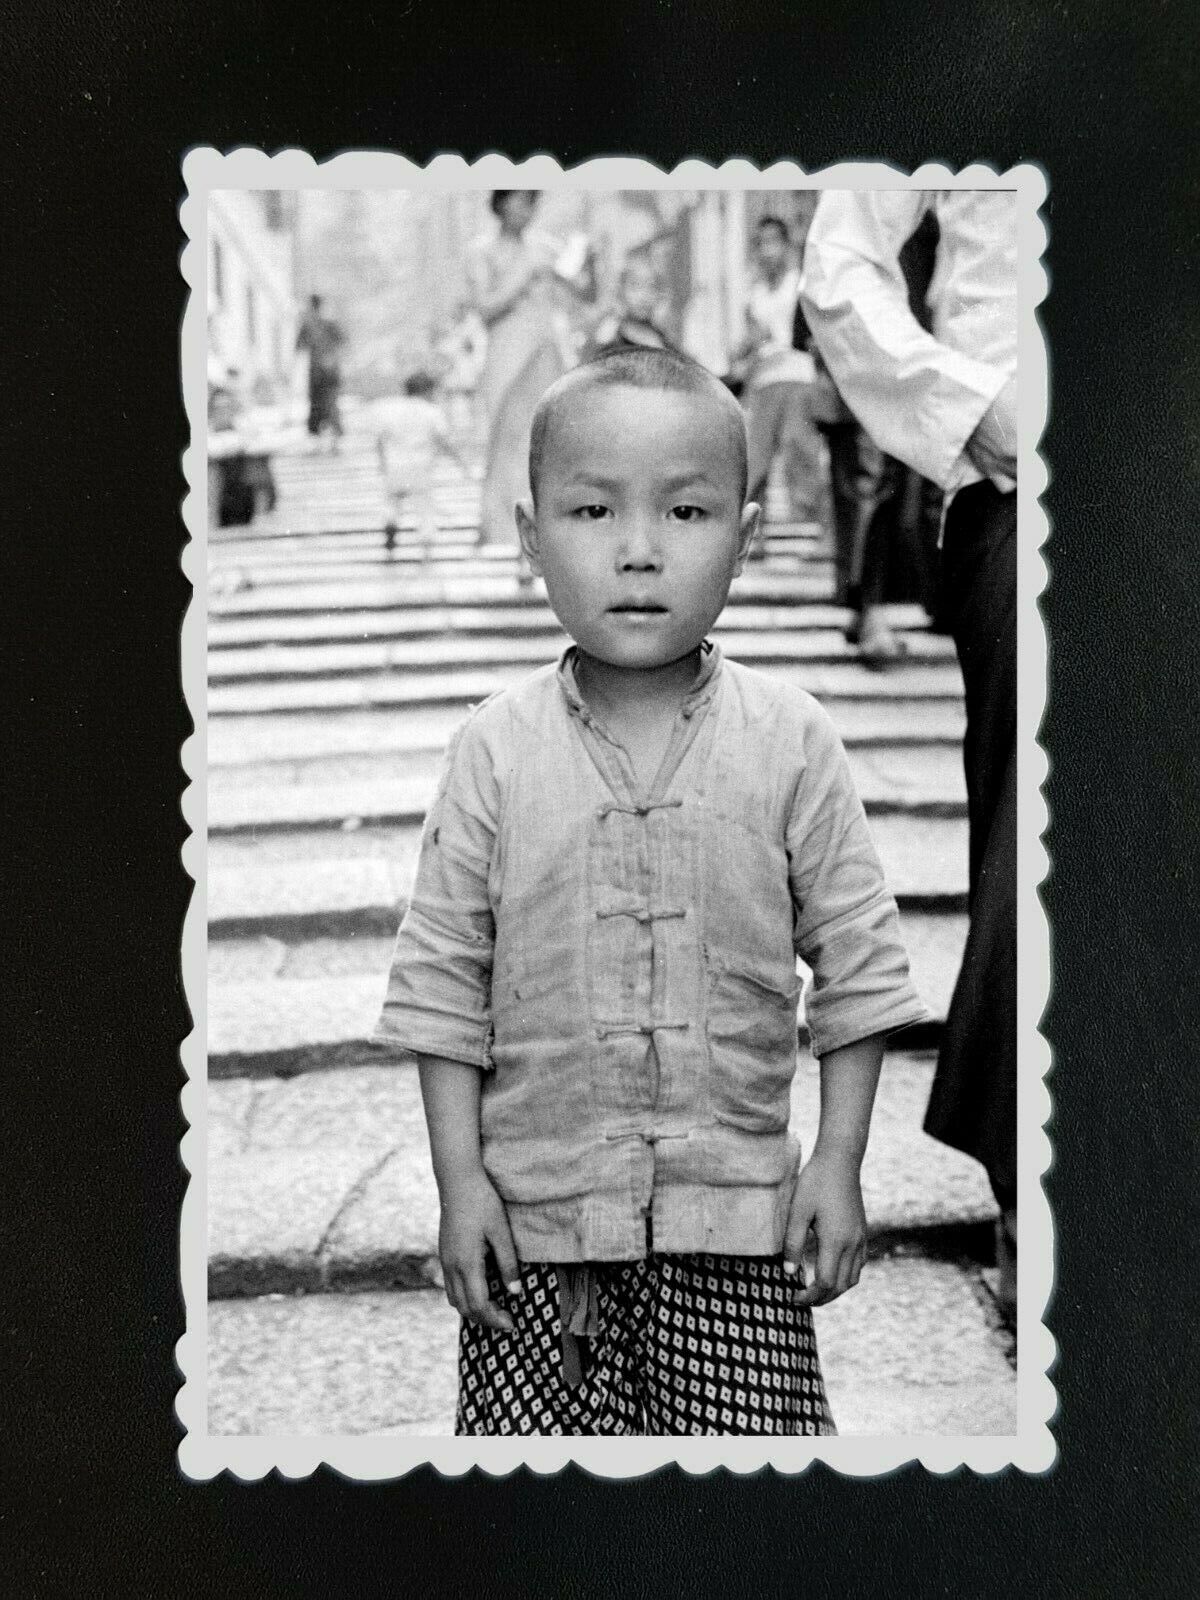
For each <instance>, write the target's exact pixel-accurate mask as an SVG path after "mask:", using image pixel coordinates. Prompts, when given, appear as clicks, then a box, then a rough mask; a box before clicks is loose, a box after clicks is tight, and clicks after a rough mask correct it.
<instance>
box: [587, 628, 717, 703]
mask: <svg viewBox="0 0 1200 1600" xmlns="http://www.w3.org/2000/svg"><path fill="white" fill-rule="evenodd" d="M575 671H576V680H577V682H578V684H579V687H580V689H581V690H582V692H583V696H584V698H585V699H586V700H587V701H588V703H589V704H590V705H591V706H592V707H593V709H594V710H596V711H597V712H599V713H600V714H601V715H602V716H609V717H612V718H613V719H617V720H619V719H629V720H643V719H644V720H647V721H648V720H651V719H653V718H656V717H663V716H667V715H669V716H672V717H673V716H674V715H675V713H676V712H677V711H678V710H679V708H680V706H681V705H682V704H683V702H684V701H685V700H686V699H687V696H688V691H689V690H690V689H691V687H692V685H693V684H694V683H695V681H696V675H697V673H698V672H699V671H700V647H699V645H697V647H696V648H695V650H693V651H691V652H690V653H689V654H688V655H686V656H681V657H680V658H679V660H678V661H671V662H668V663H667V665H666V666H662V667H654V668H650V669H648V670H645V671H641V670H635V669H633V668H630V667H615V666H613V665H612V664H611V663H610V662H607V661H599V660H597V659H596V657H595V656H590V655H588V654H587V653H586V651H583V650H580V651H579V654H578V657H577V664H576V669H575Z"/></svg>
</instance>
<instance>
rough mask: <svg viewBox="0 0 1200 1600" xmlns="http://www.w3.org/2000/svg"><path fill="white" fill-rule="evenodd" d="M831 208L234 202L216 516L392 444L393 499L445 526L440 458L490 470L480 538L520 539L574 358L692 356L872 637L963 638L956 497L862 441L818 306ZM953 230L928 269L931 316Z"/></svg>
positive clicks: (268, 504) (262, 196)
mask: <svg viewBox="0 0 1200 1600" xmlns="http://www.w3.org/2000/svg"><path fill="white" fill-rule="evenodd" d="M816 201H817V193H816V191H803V190H800V191H797V190H787V191H750V192H741V191H679V190H676V191H619V192H585V191H571V192H549V193H545V194H540V195H539V194H534V193H531V192H528V191H523V190H514V191H505V192H501V193H498V194H493V193H492V192H491V191H484V190H476V191H462V192H458V193H437V194H433V193H422V192H417V191H402V190H380V191H368V190H350V191H336V190H299V191H291V192H282V191H272V190H258V191H222V192H217V193H214V194H213V196H212V203H211V206H210V212H209V217H210V228H209V240H208V252H209V263H208V264H209V272H208V390H209V423H210V441H211V450H210V457H211V460H210V515H211V518H212V520H213V521H214V522H216V523H218V524H222V525H230V524H236V523H244V522H249V521H250V520H252V519H253V518H254V517H255V516H256V515H261V514H262V513H263V512H264V511H269V510H270V509H271V508H272V506H273V503H274V492H275V491H274V485H273V482H272V478H271V473H270V469H269V460H270V456H271V454H272V453H276V452H279V451H281V450H289V449H296V448H300V447H302V446H303V444H304V442H305V440H306V439H307V440H308V441H311V442H312V443H313V445H314V446H315V447H317V448H328V449H335V448H336V447H337V442H338V440H339V438H340V437H341V436H342V435H343V434H344V433H345V431H346V430H351V431H353V432H356V433H357V432H362V431H365V432H368V433H369V434H371V435H372V436H373V437H375V438H377V439H378V441H379V448H380V452H381V458H382V459H383V465H384V468H385V471H386V474H387V477H388V480H389V487H390V489H391V491H392V495H393V499H394V502H395V504H394V511H395V523H396V525H398V524H399V522H400V520H401V517H402V515H403V513H404V512H405V511H406V510H407V511H409V512H415V514H416V515H417V518H418V522H419V524H422V525H424V524H425V523H427V522H428V521H429V518H430V512H429V508H428V505H427V503H425V502H424V501H423V490H424V487H425V485H426V484H427V483H428V481H429V479H430V476H431V470H430V469H431V465H432V461H433V458H434V456H435V455H436V453H437V452H438V450H439V449H442V450H445V451H446V452H447V453H451V454H453V455H455V456H456V457H457V458H458V460H459V461H460V463H461V464H462V467H463V470H464V472H466V473H468V474H471V473H473V474H474V475H476V476H479V477H481V478H482V480H483V481H482V505H481V516H480V527H479V540H480V543H481V544H505V543H509V542H513V541H515V529H514V527H513V521H512V509H511V508H512V505H513V502H514V500H515V499H517V498H519V497H520V495H521V494H522V493H523V492H524V471H525V468H524V455H525V450H526V443H527V436H528V422H529V418H530V415H531V414H532V409H533V406H534V404H535V403H536V400H537V398H538V396H539V395H540V394H541V392H542V391H543V390H544V388H545V387H546V386H547V384H548V383H550V382H552V381H553V379H554V378H555V377H556V376H558V375H559V373H561V372H562V371H563V370H565V369H566V368H567V367H568V366H570V365H572V364H574V363H575V362H577V361H580V360H583V359H587V358H588V357H589V356H590V355H593V354H594V353H595V352H596V351H597V350H599V349H601V348H603V347H605V346H606V345H609V344H613V343H622V344H651V345H669V346H672V347H674V348H677V349H680V350H682V351H684V352H685V353H687V354H688V355H690V356H692V357H694V358H695V359H697V360H699V361H701V362H703V363H704V365H706V366H707V367H709V368H710V369H711V370H712V371H714V372H716V373H717V374H719V375H720V376H721V377H723V378H724V379H725V381H726V382H728V383H729V385H730V387H731V388H733V390H734V392H735V393H737V394H738V395H739V396H740V397H741V399H742V400H743V403H744V405H745V408H746V414H747V422H748V427H749V434H750V448H751V494H752V497H756V498H759V499H762V498H764V496H765V494H766V491H767V488H768V482H770V483H771V484H772V485H773V486H774V487H775V489H776V491H777V495H778V496H782V501H780V500H779V499H777V501H776V504H777V506H778V505H779V504H782V505H783V507H784V511H783V517H782V520H786V521H789V522H797V523H809V524H815V525H817V526H819V528H820V530H821V533H822V536H823V541H824V543H825V546H826V548H827V553H828V554H829V555H831V556H832V557H833V559H834V573H835V583H834V587H835V593H834V594H833V596H831V598H832V599H834V601H835V602H836V603H838V604H841V605H845V606H849V607H850V608H851V621H850V623H849V625H848V629H847V638H848V639H849V640H850V642H851V643H853V644H855V645H857V647H858V648H859V650H860V651H861V652H862V654H863V656H864V658H865V659H866V660H867V661H868V662H869V663H870V664H872V665H875V666H884V665H887V664H888V663H889V662H891V661H894V660H896V659H897V658H898V657H900V656H901V655H902V654H903V651H904V643H903V640H902V639H901V638H900V637H898V636H897V635H896V634H894V633H893V632H892V630H891V629H890V627H889V626H888V623H887V620H886V612H885V610H884V609H883V606H884V603H885V602H892V601H905V600H917V601H920V602H921V603H922V604H923V605H924V607H925V609H926V611H927V612H928V613H929V615H930V618H931V621H932V623H933V625H934V626H935V627H937V626H938V625H939V609H940V606H939V596H938V577H937V573H938V562H937V552H936V546H937V531H938V524H939V516H940V508H941V507H940V495H939V494H938V493H937V491H936V490H935V489H934V488H933V486H932V485H930V484H928V483H927V482H926V481H925V480H923V479H921V478H920V477H919V476H918V475H917V474H916V473H915V472H913V471H912V470H911V469H909V468H907V467H904V466H902V465H901V464H900V463H899V462H897V461H895V460H894V459H892V458H890V457H888V456H886V455H884V454H883V453H882V452H881V451H880V450H879V449H877V448H876V447H875V445H874V444H873V443H872V441H871V439H870V437H869V435H867V434H866V433H865V431H864V430H863V429H861V428H860V427H859V426H858V424H857V422H856V419H855V418H854V416H853V414H852V413H851V412H850V410H849V409H848V408H847V406H846V405H845V402H844V401H843V399H842V397H841V396H840V394H839V393H838V391H837V389H836V387H835V386H834V384H833V382H832V380H831V378H830V376H829V374H828V372H827V370H826V369H825V368H824V366H823V365H822V363H821V361H820V357H819V355H818V354H816V352H815V351H814V349H813V346H812V341H811V339H810V336H809V332H808V329H807V326H806V324H805V320H804V316H803V312H802V311H801V310H800V309H799V283H800V269H801V263H802V259H803V251H804V242H805V237H806V234H807V231H808V227H809V224H810V222H811V219H812V214H813V211H814V209H815V206H816ZM936 243H937V224H936V221H935V220H934V217H933V215H932V214H929V215H927V216H926V218H925V219H924V221H923V223H922V225H921V226H920V227H919V228H918V230H917V232H916V233H915V234H914V236H913V238H912V239H911V240H910V241H909V243H908V244H907V245H906V247H905V250H904V252H903V257H902V264H903V266H904V269H905V276H906V280H907V282H908V284H909V291H910V303H911V305H912V307H913V309H914V311H915V312H916V314H917V315H918V317H920V318H922V319H923V318H924V314H925V313H924V293H925V290H926V288H927V287H928V284H929V279H930V273H931V271H932V263H933V259H934V253H935V250H936Z"/></svg>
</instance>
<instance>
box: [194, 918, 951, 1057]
mask: <svg viewBox="0 0 1200 1600" xmlns="http://www.w3.org/2000/svg"><path fill="white" fill-rule="evenodd" d="M901 922H902V932H903V937H904V940H905V944H906V947H907V949H908V952H909V958H910V961H911V964H912V971H913V980H914V982H915V983H916V984H917V987H918V989H919V990H920V992H921V994H922V995H923V996H924V998H925V1000H926V1002H927V1004H928V1005H929V1006H930V1008H931V1010H932V1011H933V1012H934V1014H935V1017H936V1018H938V1019H941V1018H944V1017H945V1014H946V1008H947V1006H948V1004H949V1000H950V994H951V992H952V990H953V987H954V980H955V978H956V976H957V973H958V966H959V963H960V961H961V958H962V947H963V943H964V941H965V938H966V918H965V917H963V916H959V915H953V914H948V915H940V914H934V913H928V912H918V911H912V912H904V913H902V917H901ZM221 948H222V947H221V945H220V944H218V945H216V946H214V953H216V952H219V951H220V950H221ZM339 953H340V954H344V952H339ZM363 955H364V957H368V956H369V958H370V960H371V961H372V962H376V961H377V962H378V965H377V968H376V970H374V971H370V972H354V973H351V974H349V975H344V974H343V975H341V976H338V977H330V978H266V979H259V980H257V981H254V982H245V983H224V982H222V983H216V982H211V983H210V985H209V990H208V1007H207V1026H208V1068H209V1074H210V1076H211V1077H214V1078H230V1077H255V1076H260V1077H261V1076H272V1075H274V1076H291V1075H294V1074H296V1073H303V1072H313V1071H321V1070H328V1069H329V1068H332V1067H343V1066H351V1065H357V1064H361V1063H364V1062H371V1061H373V1060H378V1058H379V1054H380V1052H379V1049H378V1047H377V1046H375V1045H373V1044H372V1043H371V1042H370V1035H371V1033H372V1031H373V1029H374V1027H375V1024H376V1022H377V1020H378V1017H379V1010H380V1006H381V1005H382V1002H383V995H384V990H385V988H386V984H387V967H388V959H389V956H390V942H389V941H387V940H383V939H379V940H375V941H366V942H365V943H364V945H363ZM801 1028H802V1029H803V1020H802V1018H801ZM925 1031H926V1032H928V1030H925ZM924 1036H925V1034H924V1033H923V1034H922V1037H924Z"/></svg>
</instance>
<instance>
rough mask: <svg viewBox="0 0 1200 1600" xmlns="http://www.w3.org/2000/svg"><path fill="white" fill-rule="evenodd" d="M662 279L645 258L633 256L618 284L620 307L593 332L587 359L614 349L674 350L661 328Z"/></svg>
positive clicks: (586, 351)
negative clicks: (659, 319) (659, 318)
mask: <svg viewBox="0 0 1200 1600" xmlns="http://www.w3.org/2000/svg"><path fill="white" fill-rule="evenodd" d="M662 298H663V286H662V279H661V278H660V276H659V274H658V272H657V270H656V268H655V266H654V263H653V262H652V261H650V260H649V259H648V258H647V257H646V256H644V255H631V256H629V257H628V258H627V259H626V262H625V265H624V266H623V267H622V268H621V276H620V278H619V279H618V281H617V303H616V305H615V307H614V308H613V310H612V311H611V312H609V314H608V315H607V316H604V317H601V319H600V321H599V322H598V323H597V324H596V326H595V327H594V328H593V329H592V333H591V337H590V339H589V340H588V344H587V347H586V349H585V351H584V359H585V360H589V361H590V360H592V359H593V358H594V357H595V356H597V355H598V354H599V353H600V352H601V351H602V350H611V349H613V348H614V347H616V348H622V349H632V350H674V349H675V346H674V344H673V343H672V342H671V340H670V339H668V338H667V335H666V334H665V333H664V332H663V329H662V327H661V326H660V325H659V321H658V317H659V306H660V303H661V301H662Z"/></svg>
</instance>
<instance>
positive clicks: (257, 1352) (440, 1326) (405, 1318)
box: [206, 1253, 1017, 1439]
mask: <svg viewBox="0 0 1200 1600" xmlns="http://www.w3.org/2000/svg"><path fill="white" fill-rule="evenodd" d="M814 1320H815V1323H816V1330H817V1342H818V1347H819V1351H820V1358H821V1368H822V1373H823V1376H824V1379H825V1389H826V1393H827V1396H828V1399H829V1404H830V1409H831V1410H832V1412H833V1417H834V1421H835V1423H836V1424H837V1429H838V1433H839V1435H840V1436H841V1437H842V1438H854V1437H880V1436H891V1437H901V1438H914V1439H915V1438H928V1437H938V1436H943V1437H948V1438H967V1437H997V1436H999V1437H1004V1436H1007V1435H1015V1434H1016V1431H1017V1386H1016V1372H1015V1370H1014V1367H1013V1364H1012V1362H1011V1361H1010V1359H1009V1355H1008V1351H1009V1348H1010V1346H1009V1342H1008V1340H1007V1339H1006V1337H1005V1335H1004V1333H1003V1332H1002V1330H999V1329H998V1328H997V1327H996V1326H995V1322H994V1320H993V1318H992V1315H991V1313H990V1311H989V1309H988V1306H987V1302H986V1299H985V1298H984V1297H983V1296H981V1294H980V1292H979V1269H978V1268H977V1267H975V1266H974V1265H971V1264H966V1265H963V1264H959V1263H957V1262H950V1261H930V1260H923V1259H921V1258H919V1257H912V1256H908V1255H904V1254H900V1253H897V1254H889V1255H884V1256H883V1257H881V1258H876V1259H875V1260H873V1261H872V1262H871V1263H870V1264H869V1265H868V1267H867V1269H866V1271H865V1272H864V1273H863V1276H862V1278H861V1280H860V1281H859V1284H858V1287H857V1288H855V1289H854V1290H853V1291H852V1292H851V1293H849V1294H846V1295H843V1296H842V1298H841V1299H840V1300H835V1301H833V1302H832V1304H830V1305H827V1306H820V1307H818V1308H817V1310H816V1312H815V1313H814ZM207 1329H208V1350H207V1365H206V1382H207V1395H208V1417H207V1425H208V1432H209V1434H210V1435H212V1436H214V1437H218V1438H222V1437H232V1436H243V1435H247V1436H251V1437H257V1438H272V1437H276V1438H278V1437H301V1436H302V1437H304V1438H310V1439H319V1438H322V1437H330V1436H342V1437H345V1436H358V1437H363V1436H370V1437H372V1438H389V1437H390V1438H406V1437H407V1438H413V1437H416V1438H422V1439H437V1438H449V1437H451V1436H452V1435H453V1432H454V1412H455V1404H456V1400H457V1383H458V1377H457V1350H458V1330H459V1319H458V1316H457V1313H456V1312H454V1311H453V1310H452V1309H451V1307H450V1306H449V1304H448V1303H447V1301H446V1298H445V1296H444V1295H443V1294H442V1292H441V1291H440V1290H436V1289H424V1290H420V1291H417V1292H413V1293H409V1294H395V1293H389V1292H379V1291H375V1292H369V1291H368V1292H365V1293H360V1294H304V1295H296V1296H293V1295H290V1294H286V1295H284V1294H281V1295H263V1296H260V1297H257V1298H254V1299H239V1300H221V1301H215V1302H213V1304H212V1305H210V1306H209V1308H208V1316H207ZM864 1330H869V1334H868V1335H864Z"/></svg>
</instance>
